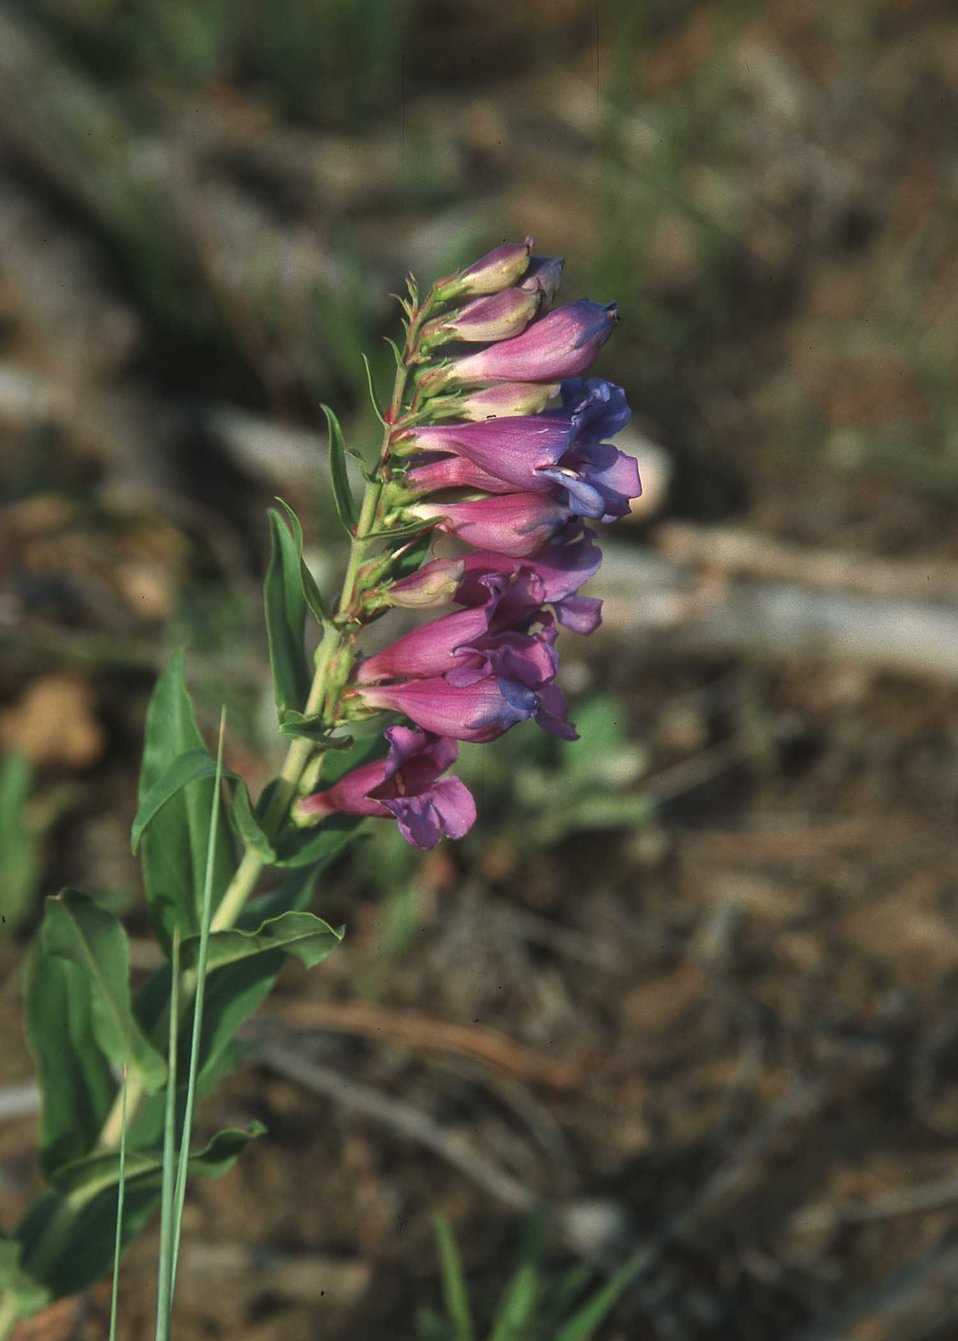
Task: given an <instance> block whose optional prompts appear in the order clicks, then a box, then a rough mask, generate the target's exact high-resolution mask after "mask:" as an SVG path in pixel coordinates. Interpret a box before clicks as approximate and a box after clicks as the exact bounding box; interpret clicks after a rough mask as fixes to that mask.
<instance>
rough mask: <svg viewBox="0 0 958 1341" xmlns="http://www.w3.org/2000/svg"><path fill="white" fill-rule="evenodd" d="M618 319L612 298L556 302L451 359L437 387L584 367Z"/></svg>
mask: <svg viewBox="0 0 958 1341" xmlns="http://www.w3.org/2000/svg"><path fill="white" fill-rule="evenodd" d="M618 319H619V309H618V307H617V306H616V304H615V303H609V304H607V306H605V307H601V306H600V305H599V304H598V303H592V302H590V301H589V300H588V299H587V298H583V299H581V300H580V301H579V302H577V303H567V304H566V306H565V307H557V308H556V310H555V311H554V312H549V313H547V314H546V315H545V316H544V317H540V318H539V320H538V321H534V322H533V323H532V325H531V326H529V327H528V328H527V329H526V330H524V331H523V332H522V334H521V335H516V336H514V337H513V339H511V340H500V341H499V343H498V344H494V345H489V346H488V348H486V349H480V350H479V351H478V352H477V353H475V354H468V355H466V357H465V358H461V359H456V360H454V361H453V362H452V363H451V364H450V365H449V366H448V367H447V368H445V369H444V370H443V371H442V373H441V379H437V380H438V385H437V387H436V390H439V389H441V387H443V386H449V385H465V384H468V383H471V382H499V381H503V382H551V381H554V380H555V379H556V378H557V377H575V376H577V375H578V374H579V373H582V372H585V370H586V368H588V366H589V365H590V363H591V362H592V361H593V359H594V358H595V356H596V354H597V353H598V352H599V350H600V349H601V348H602V346H603V345H604V344H605V342H606V340H608V338H609V336H610V335H611V334H612V328H613V326H614V325H615V323H616V322H617V321H618Z"/></svg>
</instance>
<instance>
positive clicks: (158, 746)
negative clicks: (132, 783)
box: [138, 652, 233, 953]
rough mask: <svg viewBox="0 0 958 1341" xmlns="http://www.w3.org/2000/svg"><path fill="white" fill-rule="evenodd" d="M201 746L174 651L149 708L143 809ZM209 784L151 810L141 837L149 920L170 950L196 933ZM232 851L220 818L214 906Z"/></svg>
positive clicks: (198, 782) (180, 658) (210, 781)
mask: <svg viewBox="0 0 958 1341" xmlns="http://www.w3.org/2000/svg"><path fill="white" fill-rule="evenodd" d="M203 749H204V745H203V738H202V736H201V735H200V733H199V731H198V730H197V727H196V721H195V720H194V717H193V707H192V704H191V703H190V698H189V694H188V693H187V691H186V685H185V683H184V680H183V655H182V653H180V652H178V653H177V654H176V656H174V657H173V659H172V661H171V662H170V665H169V666H168V667H167V669H166V670H165V671H164V672H163V674H162V675H161V676H160V678H159V680H158V681H157V683H156V688H155V690H154V691H153V697H152V698H151V700H150V706H149V709H148V710H147V715H146V736H145V742H144V748H143V766H142V769H141V771H140V786H139V794H138V800H139V805H140V807H142V806H143V804H144V802H145V800H146V798H147V797H148V796H149V794H150V792H151V791H152V789H153V788H154V787H155V786H156V785H157V784H158V783H159V781H160V779H161V778H162V777H163V776H164V775H165V774H166V773H167V772H168V771H169V769H170V768H171V767H172V766H173V763H174V761H175V760H176V759H177V758H178V757H179V756H180V755H182V754H187V753H191V752H192V751H195V750H203ZM213 787H214V781H213V778H212V777H208V778H201V779H198V780H194V781H193V782H192V783H191V784H190V786H188V787H184V788H182V789H181V790H180V791H179V792H177V793H176V794H175V795H173V796H171V797H170V798H169V799H168V800H167V801H166V803H165V804H164V805H163V806H162V807H161V808H160V809H159V810H158V811H157V812H156V813H155V815H154V816H153V819H152V820H151V822H150V824H149V826H148V828H147V829H146V832H145V833H143V835H142V837H141V840H140V848H141V861H142V865H143V882H144V884H145V885H146V893H147V900H148V902H149V907H150V916H151V918H152V920H153V925H154V926H155V928H156V932H157V935H158V937H159V939H160V941H161V943H162V944H163V947H164V949H165V950H166V952H167V953H169V948H170V944H171V941H172V936H173V928H174V927H177V926H178V927H179V928H180V931H181V933H182V935H183V936H192V935H194V934H195V933H196V932H197V931H198V930H199V907H200V902H201V899H202V894H203V880H204V876H205V873H206V849H207V840H208V838H209V826H210V805H211V801H212V798H213ZM232 849H233V845H232V842H231V840H230V832H229V823H228V821H227V819H226V816H225V815H222V816H221V817H220V819H219V821H218V825H217V841H216V867H215V872H214V881H213V901H214V906H215V905H216V904H218V903H219V901H220V899H221V898H222V895H223V891H224V890H225V889H226V887H227V885H228V884H229V882H230V879H231V877H232V874H233V850H232Z"/></svg>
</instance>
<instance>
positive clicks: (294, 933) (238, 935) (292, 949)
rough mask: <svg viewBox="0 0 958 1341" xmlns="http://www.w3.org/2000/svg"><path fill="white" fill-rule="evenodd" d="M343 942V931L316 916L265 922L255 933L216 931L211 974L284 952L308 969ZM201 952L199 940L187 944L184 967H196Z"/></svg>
mask: <svg viewBox="0 0 958 1341" xmlns="http://www.w3.org/2000/svg"><path fill="white" fill-rule="evenodd" d="M342 939H343V928H342V927H340V928H338V929H336V928H334V927H331V926H330V925H329V923H328V922H324V921H323V920H322V918H321V917H316V916H315V915H314V914H313V913H302V912H289V913H281V914H280V915H279V916H278V917H271V918H268V919H267V920H266V921H265V922H261V923H260V925H259V926H258V927H257V928H256V930H255V931H242V930H239V929H238V928H235V927H233V928H230V929H229V930H228V931H214V932H212V934H211V935H210V938H209V960H208V966H209V971H210V972H212V971H213V970H214V969H218V968H225V967H226V965H228V964H236V963H239V962H240V961H241V960H244V959H250V958H252V957H253V956H254V955H262V954H272V953H273V951H275V950H280V951H282V953H283V954H284V955H292V956H293V958H294V959H298V960H300V962H301V963H303V964H305V965H306V967H307V968H313V967H314V965H316V964H319V963H321V962H322V961H323V960H324V959H325V958H326V956H327V955H328V954H330V953H331V952H332V951H333V950H335V949H336V947H337V945H339V943H340V941H341V940H342ZM198 949H199V937H195V938H193V939H192V940H189V941H185V942H184V944H183V964H184V966H185V967H186V968H190V967H192V965H193V964H194V963H195V961H196V955H197V951H198Z"/></svg>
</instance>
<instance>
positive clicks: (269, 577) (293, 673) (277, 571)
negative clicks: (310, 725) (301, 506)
mask: <svg viewBox="0 0 958 1341" xmlns="http://www.w3.org/2000/svg"><path fill="white" fill-rule="evenodd" d="M267 516H268V518H269V535H270V557H269V567H268V568H267V570H266V580H265V582H264V584H263V603H264V606H265V610H266V635H267V638H268V640H269V664H270V667H271V669H272V672H273V697H274V698H275V700H276V708H277V711H278V713H279V715H280V717H282V715H283V713H284V712H286V711H288V710H289V709H291V708H292V709H294V710H296V711H297V712H300V711H302V709H303V707H304V706H305V704H306V700H307V698H308V697H309V686H310V682H311V680H312V676H311V674H310V669H309V659H308V657H307V656H306V609H307V603H306V597H305V595H304V593H303V582H302V575H301V572H300V555H299V549H298V546H297V543H296V540H295V538H294V537H293V536H292V535H291V534H290V532H289V529H288V528H287V526H286V525H285V524H284V522H283V520H282V518H281V517H280V515H279V513H278V512H277V511H276V509H275V508H270V509H269V511H268V513H267Z"/></svg>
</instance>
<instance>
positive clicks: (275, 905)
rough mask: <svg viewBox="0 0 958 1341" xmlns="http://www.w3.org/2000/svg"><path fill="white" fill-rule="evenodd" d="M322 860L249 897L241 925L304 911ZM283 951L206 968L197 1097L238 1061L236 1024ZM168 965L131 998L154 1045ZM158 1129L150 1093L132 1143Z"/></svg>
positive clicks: (267, 984)
mask: <svg viewBox="0 0 958 1341" xmlns="http://www.w3.org/2000/svg"><path fill="white" fill-rule="evenodd" d="M320 870H321V864H320V863H316V864H314V865H313V866H312V867H303V868H301V869H299V870H296V871H292V872H291V873H290V874H289V875H288V876H287V877H286V879H285V880H284V881H283V883H282V884H281V885H279V886H277V888H276V889H274V890H272V891H271V892H270V893H268V894H262V895H260V896H259V897H257V898H255V899H251V900H250V902H249V904H248V905H247V906H246V908H244V909H243V912H242V913H241V914H240V919H239V925H240V927H241V928H242V929H243V930H245V931H249V932H255V931H256V930H257V929H258V928H259V926H260V925H261V924H262V923H263V922H266V921H268V920H270V919H272V918H277V917H279V916H280V915H281V914H283V913H289V912H303V911H304V910H305V909H306V908H307V907H308V905H309V902H310V900H311V898H312V894H313V889H314V887H315V884H316V878H317V875H318V874H319V871H320ZM284 959H285V954H284V952H283V951H282V950H269V951H264V952H263V953H259V954H255V955H252V956H250V957H249V958H247V959H243V960H237V961H236V962H234V963H232V964H227V965H225V966H224V967H222V968H217V969H215V970H214V971H212V972H210V974H209V977H208V978H207V982H206V1000H205V1003H204V1006H203V1034H202V1038H201V1040H200V1047H201V1054H200V1073H199V1080H198V1094H199V1096H200V1097H202V1096H203V1095H204V1094H205V1093H207V1092H208V1091H209V1090H210V1089H211V1088H212V1086H213V1085H214V1084H215V1083H216V1082H217V1081H218V1080H219V1079H220V1078H221V1077H222V1076H223V1075H225V1074H226V1073H227V1072H228V1071H230V1070H231V1069H232V1067H233V1066H234V1065H235V1064H236V1063H237V1061H238V1060H239V1059H240V1056H241V1052H242V1050H241V1048H240V1046H239V1045H238V1044H237V1042H236V1040H235V1037H234V1036H235V1034H236V1031H237V1029H239V1027H240V1026H241V1025H242V1024H243V1023H244V1021H245V1020H247V1019H248V1018H249V1016H250V1015H252V1013H253V1012H254V1011H255V1010H256V1009H257V1007H258V1006H259V1005H260V1004H261V1003H262V1001H263V1000H264V999H265V998H266V997H267V996H268V995H269V992H270V990H271V988H272V986H273V983H274V982H275V981H276V978H277V977H278V975H279V972H280V969H281V968H282V967H283V962H284ZM169 998H170V966H169V965H168V964H165V965H164V966H163V967H162V968H160V969H157V971H156V972H155V973H154V974H153V975H152V976H151V977H150V978H149V979H148V980H147V981H146V982H145V983H144V984H143V986H142V987H141V988H140V990H139V992H138V993H137V997H136V1003H135V1004H136V1014H137V1019H138V1020H139V1021H140V1023H141V1025H142V1027H143V1029H144V1030H145V1032H146V1033H147V1034H148V1035H149V1037H150V1038H151V1039H153V1040H154V1041H155V1042H156V1043H157V1044H160V1043H162V1042H163V1041H165V1039H166V1036H167V1031H168V1028H169V1025H168V1020H169V1015H168V1010H169ZM190 1022H191V1017H190V1015H189V1014H187V1016H186V1017H185V1019H184V1022H183V1027H182V1029H181V1042H182V1045H183V1046H184V1048H185V1047H187V1046H188V1040H189V1030H190ZM162 1131H163V1095H162V1094H157V1095H152V1096H151V1097H150V1098H148V1099H147V1100H146V1102H145V1103H144V1104H143V1105H142V1106H141V1108H140V1111H139V1114H138V1116H137V1118H136V1121H135V1123H134V1124H133V1126H132V1128H131V1130H130V1139H131V1142H132V1143H133V1144H135V1145H138V1146H144V1145H146V1146H149V1145H152V1144H154V1143H155V1142H157V1141H159V1139H160V1137H161V1135H162Z"/></svg>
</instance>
